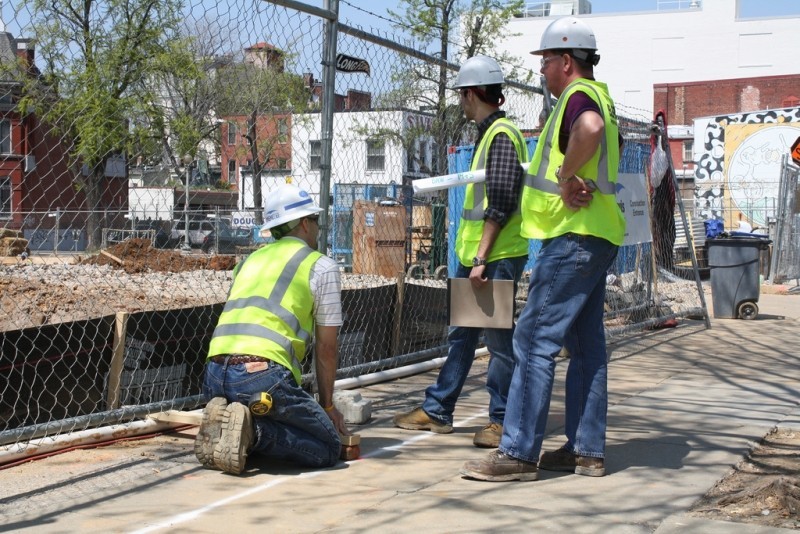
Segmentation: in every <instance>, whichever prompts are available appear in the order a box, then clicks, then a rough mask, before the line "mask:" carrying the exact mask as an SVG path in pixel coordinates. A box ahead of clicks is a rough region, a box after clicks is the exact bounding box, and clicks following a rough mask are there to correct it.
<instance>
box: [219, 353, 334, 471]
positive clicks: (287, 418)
mask: <svg viewBox="0 0 800 534" xmlns="http://www.w3.org/2000/svg"><path fill="white" fill-rule="evenodd" d="M263 391H266V392H269V394H270V395H272V408H271V409H270V411H269V412H268V413H267V414H266V415H264V416H261V417H253V423H254V424H255V430H256V437H255V444H254V446H253V448H252V449H251V451H250V452H251V453H254V452H257V453H259V454H262V455H265V456H269V457H270V458H275V459H278V460H285V461H289V462H292V463H295V464H298V465H302V466H308V467H329V466H332V465H335V464H336V462H337V461H338V460H339V449H340V447H341V442H340V440H339V433H338V432H337V431H336V428H335V427H334V426H333V423H332V422H331V420H330V417H328V415H327V414H326V413H325V410H324V409H323V408H322V406H320V405H319V403H317V402H316V401H315V400H314V398H313V397H312V396H311V395H309V394H308V393H306V392H305V391H304V390H303V388H301V387H300V386H298V385H297V382H295V379H294V376H292V373H291V371H289V369H287V368H286V367H284V366H282V365H280V364H277V363H271V364H270V366H269V368H268V369H265V370H261V371H255V372H252V373H251V372H248V370H247V367H246V364H235V365H220V364H217V363H214V362H208V363H207V364H206V372H205V378H204V381H203V394H204V395H205V396H206V398H208V399H210V398H212V397H225V398H226V399H228V402H241V403H242V404H244V405H245V406H247V405H248V403H249V401H250V397H251V395H252V394H253V393H261V392H263Z"/></svg>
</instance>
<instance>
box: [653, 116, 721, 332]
mask: <svg viewBox="0 0 800 534" xmlns="http://www.w3.org/2000/svg"><path fill="white" fill-rule="evenodd" d="M654 129H655V130H656V132H654V133H661V134H662V135H663V136H664V139H666V141H667V142H666V143H665V145H666V147H665V151H666V153H667V165H668V166H669V172H670V174H671V175H672V178H671V179H672V188H673V190H674V191H675V197H676V200H677V201H678V206H679V208H680V212H681V218H682V219H683V230H684V233H685V234H686V243H687V244H688V245H689V247H688V248H689V257H690V258H691V259H692V267H694V279H695V282H696V284H697V293H698V296H699V297H700V305H701V306H702V308H703V318H704V319H705V324H706V328H711V318H710V317H709V315H708V306H706V297H705V293H704V292H703V283H702V282H701V281H700V269H699V266H698V263H697V256H696V255H695V253H694V239H693V238H692V233H691V232H690V231H689V221H688V220H687V218H686V207H685V206H684V205H683V195H681V194H680V190H681V189H680V184H678V178H677V176H675V164H674V163H673V161H672V150H671V148H670V146H669V136H668V135H667V129H666V127H665V126H664V120H663V119H662V117H660V116H659V117H658V120H657V123H656V124H655V128H654Z"/></svg>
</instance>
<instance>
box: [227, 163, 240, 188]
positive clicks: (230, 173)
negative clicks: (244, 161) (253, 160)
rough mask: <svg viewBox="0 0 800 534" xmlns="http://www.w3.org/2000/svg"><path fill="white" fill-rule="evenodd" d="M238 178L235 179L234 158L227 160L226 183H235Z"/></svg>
mask: <svg viewBox="0 0 800 534" xmlns="http://www.w3.org/2000/svg"><path fill="white" fill-rule="evenodd" d="M237 182H238V180H237V179H236V160H235V159H231V160H228V183H229V184H235V183H237Z"/></svg>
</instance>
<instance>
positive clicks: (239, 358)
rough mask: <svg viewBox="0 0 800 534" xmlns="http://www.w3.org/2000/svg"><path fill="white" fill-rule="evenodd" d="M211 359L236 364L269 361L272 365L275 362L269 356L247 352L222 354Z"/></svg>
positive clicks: (217, 362)
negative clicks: (263, 356)
mask: <svg viewBox="0 0 800 534" xmlns="http://www.w3.org/2000/svg"><path fill="white" fill-rule="evenodd" d="M209 361H212V362H214V363H216V364H219V365H225V364H226V363H227V364H228V365H236V364H239V363H251V362H267V363H269V364H270V365H272V364H273V363H274V362H273V361H272V360H270V359H269V358H261V357H260V356H248V355H247V354H220V355H219V356H214V357H212V358H209Z"/></svg>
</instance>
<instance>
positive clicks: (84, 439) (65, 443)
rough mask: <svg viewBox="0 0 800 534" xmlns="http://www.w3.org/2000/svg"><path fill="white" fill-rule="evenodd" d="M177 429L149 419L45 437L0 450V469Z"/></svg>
mask: <svg viewBox="0 0 800 534" xmlns="http://www.w3.org/2000/svg"><path fill="white" fill-rule="evenodd" d="M178 426H185V423H159V422H157V421H154V420H152V419H145V420H141V421H132V422H130V423H125V424H120V425H113V426H105V427H100V428H90V429H88V430H81V431H78V432H70V433H68V434H62V435H60V436H56V437H54V438H50V437H45V438H38V439H35V440H32V441H26V442H21V443H13V444H11V445H4V446H2V447H0V465H2V464H5V463H9V462H13V461H16V460H24V459H26V458H33V457H35V456H39V455H42V454H47V453H51V452H54V451H58V450H61V449H67V448H70V447H78V446H81V445H92V444H95V443H102V442H104V441H113V440H118V439H120V438H126V437H132V436H139V435H141V434H152V433H153V432H162V431H164V430H169V429H171V428H174V427H178Z"/></svg>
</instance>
